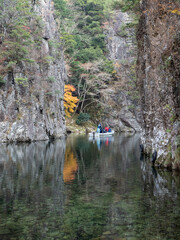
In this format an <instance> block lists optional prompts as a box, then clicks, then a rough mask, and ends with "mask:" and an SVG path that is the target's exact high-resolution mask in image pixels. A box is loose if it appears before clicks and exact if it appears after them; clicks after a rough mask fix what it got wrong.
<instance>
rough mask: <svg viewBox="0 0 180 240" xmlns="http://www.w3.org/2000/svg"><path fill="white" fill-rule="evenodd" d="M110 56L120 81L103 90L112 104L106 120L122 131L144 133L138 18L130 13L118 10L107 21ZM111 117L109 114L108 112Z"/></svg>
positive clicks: (107, 100)
mask: <svg viewBox="0 0 180 240" xmlns="http://www.w3.org/2000/svg"><path fill="white" fill-rule="evenodd" d="M104 32H105V34H106V42H107V48H108V50H109V59H110V60H111V61H112V62H113V64H114V68H115V71H116V78H117V79H116V81H114V82H113V83H112V84H111V85H110V86H108V88H107V90H106V89H105V90H103V93H102V95H103V97H104V102H106V103H109V104H108V109H107V110H106V112H107V113H111V114H110V115H109V117H108V118H107V119H106V121H107V122H108V123H109V124H110V125H111V127H113V128H115V129H116V130H117V131H120V132H135V131H136V132H140V131H141V127H140V124H139V121H140V108H139V96H138V91H137V88H136V74H135V69H136V58H137V44H136V37H135V20H134V19H133V17H131V15H130V14H129V13H124V12H122V11H121V10H116V11H114V13H113V14H112V15H111V17H110V19H109V21H108V22H107V23H106V24H105V30H104ZM106 116H108V114H107V115H106Z"/></svg>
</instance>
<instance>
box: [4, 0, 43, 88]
mask: <svg viewBox="0 0 180 240" xmlns="http://www.w3.org/2000/svg"><path fill="white" fill-rule="evenodd" d="M30 21H31V23H32V22H33V24H30ZM40 32H41V18H40V17H38V16H37V15H36V14H35V13H34V12H33V11H32V7H31V4H30V2H29V1H28V0H11V1H7V0H6V1H5V0H0V83H1V84H2V83H4V76H6V74H7V73H12V74H13V72H14V71H15V69H16V68H17V67H18V66H22V64H23V62H29V63H32V62H34V60H32V59H31V58H30V56H29V53H30V51H31V49H32V46H33V45H35V46H36V47H38V45H39V44H40V42H41V39H40ZM21 80H22V81H23V82H24V80H25V79H24V78H22V79H21ZM18 82H19V81H18Z"/></svg>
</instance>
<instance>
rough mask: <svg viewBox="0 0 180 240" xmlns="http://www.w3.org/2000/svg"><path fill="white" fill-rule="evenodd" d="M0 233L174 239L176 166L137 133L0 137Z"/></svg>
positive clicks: (178, 203) (179, 200) (179, 177)
mask: <svg viewBox="0 0 180 240" xmlns="http://www.w3.org/2000/svg"><path fill="white" fill-rule="evenodd" d="M0 239H2V240H4V239H7V240H15V239H17V240H21V239H22V240H24V239H27V240H29V239H34V240H36V239H43V240H44V239H48V240H51V239H58V240H61V239H62V240H63V239H67V240H76V239H80V240H81V239H82V240H92V239H93V240H98V239H99V240H100V239H102V240H108V239H111V240H125V239H127V240H136V239H138V240H151V239H152V240H154V239H162V240H166V239H167V240H179V239H180V173H177V172H169V171H166V170H160V169H155V168H152V167H151V164H150V160H149V159H146V158H143V157H142V156H140V153H139V137H138V135H135V136H133V137H125V136H115V137H109V138H105V139H103V140H100V139H97V140H93V139H88V138H87V137H82V136H79V137H73V136H70V137H68V139H67V141H65V139H61V140H57V141H55V142H37V143H30V144H27V143H26V144H9V145H6V144H1V145H0Z"/></svg>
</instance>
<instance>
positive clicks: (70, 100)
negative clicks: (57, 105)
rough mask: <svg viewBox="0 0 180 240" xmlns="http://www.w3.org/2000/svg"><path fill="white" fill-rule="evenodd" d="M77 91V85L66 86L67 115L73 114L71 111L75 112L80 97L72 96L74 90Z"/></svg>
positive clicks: (65, 103)
mask: <svg viewBox="0 0 180 240" xmlns="http://www.w3.org/2000/svg"><path fill="white" fill-rule="evenodd" d="M74 91H76V89H75V87H74V86H72V85H69V84H68V85H65V87H64V107H65V113H66V116H67V117H70V116H71V113H73V112H74V108H75V107H76V104H77V102H78V101H79V99H78V98H77V97H74V96H72V92H74Z"/></svg>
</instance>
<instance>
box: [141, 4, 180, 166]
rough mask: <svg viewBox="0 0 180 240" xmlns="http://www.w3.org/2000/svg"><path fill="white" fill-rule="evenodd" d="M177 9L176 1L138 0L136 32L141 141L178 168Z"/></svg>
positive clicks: (162, 161) (179, 39)
mask: <svg viewBox="0 0 180 240" xmlns="http://www.w3.org/2000/svg"><path fill="white" fill-rule="evenodd" d="M179 8H180V3H179V2H178V1H168V0H161V1H160V2H159V1H146V0H143V1H141V10H142V11H141V12H142V15H141V18H140V23H139V29H138V33H137V40H138V61H137V77H138V86H139V90H140V96H141V109H142V121H141V125H142V128H143V133H142V143H143V144H144V146H145V149H146V151H147V152H148V153H151V152H152V151H154V150H157V152H158V161H157V164H159V165H162V166H165V167H171V168H180V150H179V147H180V146H179V144H180V142H179V140H180V121H179V120H180V118H179V114H180V35H179V30H180V16H179V11H178V9H179Z"/></svg>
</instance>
